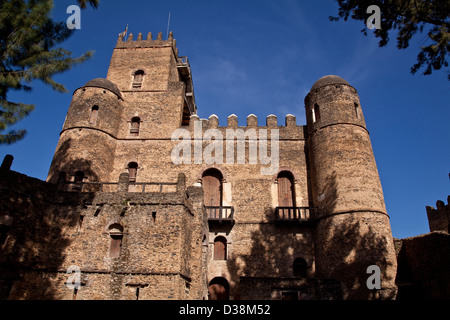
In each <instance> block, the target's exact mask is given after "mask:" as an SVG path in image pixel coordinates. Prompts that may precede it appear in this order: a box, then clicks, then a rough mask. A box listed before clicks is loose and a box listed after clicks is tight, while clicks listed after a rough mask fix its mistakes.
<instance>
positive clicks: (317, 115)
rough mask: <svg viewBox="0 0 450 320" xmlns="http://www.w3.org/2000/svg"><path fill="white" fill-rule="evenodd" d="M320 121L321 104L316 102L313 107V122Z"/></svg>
mask: <svg viewBox="0 0 450 320" xmlns="http://www.w3.org/2000/svg"><path fill="white" fill-rule="evenodd" d="M319 121H320V108H319V105H318V104H317V103H316V104H314V109H313V123H315V122H319Z"/></svg>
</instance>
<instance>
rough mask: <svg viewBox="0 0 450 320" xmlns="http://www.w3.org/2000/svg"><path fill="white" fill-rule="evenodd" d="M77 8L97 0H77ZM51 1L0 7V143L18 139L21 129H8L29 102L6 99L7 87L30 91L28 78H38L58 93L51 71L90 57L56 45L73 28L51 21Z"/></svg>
mask: <svg viewBox="0 0 450 320" xmlns="http://www.w3.org/2000/svg"><path fill="white" fill-rule="evenodd" d="M78 4H79V6H80V7H81V8H85V7H86V5H87V4H90V5H91V6H92V7H94V8H97V6H98V4H99V1H98V0H78ZM52 8H53V0H28V1H27V0H4V1H2V2H1V6H0V56H1V62H0V144H2V143H14V142H16V141H18V140H20V139H22V138H23V137H24V135H25V133H26V131H25V130H18V131H15V130H10V131H9V132H7V133H4V131H5V130H7V129H8V127H9V126H11V125H13V124H15V123H16V122H18V121H19V120H21V119H23V118H24V117H26V116H27V115H28V114H29V113H30V112H31V111H32V110H33V109H34V106H33V105H26V104H22V103H15V102H11V101H8V100H7V94H8V91H9V90H24V91H30V90H31V86H30V85H29V84H30V83H31V81H32V80H35V79H38V80H41V81H43V82H44V83H46V84H48V85H49V86H51V87H52V88H53V89H54V90H56V91H59V92H66V91H67V90H66V88H65V87H64V85H62V84H60V83H57V82H55V81H54V80H53V78H52V77H53V76H54V75H55V74H59V73H62V72H64V71H67V70H69V69H71V68H72V67H73V66H75V65H77V64H79V63H82V62H84V61H86V59H88V58H89V57H91V56H92V52H87V53H85V54H83V55H82V56H80V57H78V58H73V57H72V53H71V52H69V51H67V50H66V49H64V48H62V47H57V46H58V45H59V44H61V43H62V42H64V41H65V40H66V39H68V38H69V37H70V36H71V35H72V33H73V30H70V29H69V28H67V26H66V23H65V22H58V21H53V20H52V19H51V18H50V12H51V10H52Z"/></svg>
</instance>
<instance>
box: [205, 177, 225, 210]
mask: <svg viewBox="0 0 450 320" xmlns="http://www.w3.org/2000/svg"><path fill="white" fill-rule="evenodd" d="M202 185H203V192H204V200H205V206H207V207H219V206H221V205H222V195H221V193H222V192H221V182H220V180H219V178H218V177H216V176H213V175H207V176H204V177H203V180H202Z"/></svg>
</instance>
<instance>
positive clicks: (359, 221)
mask: <svg viewBox="0 0 450 320" xmlns="http://www.w3.org/2000/svg"><path fill="white" fill-rule="evenodd" d="M305 108H306V117H307V132H308V138H307V153H308V159H309V165H310V167H309V169H310V170H309V174H310V177H311V180H310V181H311V195H310V197H311V201H312V203H313V206H315V207H317V208H318V216H317V217H316V221H317V225H316V229H315V234H314V240H315V254H316V276H318V277H324V278H332V279H339V280H341V281H342V282H343V283H344V285H345V288H346V290H347V295H348V298H350V299H351V298H360V299H361V298H363V299H365V298H376V297H373V291H370V290H368V288H367V285H366V280H367V279H368V277H369V276H370V274H372V272H369V273H367V268H368V267H369V266H371V265H376V266H378V267H379V268H380V270H381V291H379V292H378V293H377V294H380V295H381V297H382V298H388V297H389V296H391V295H392V294H394V293H395V284H394V281H395V272H396V256H395V251H394V246H393V239H392V234H391V228H390V223H389V217H388V215H387V213H386V208H385V204H384V197H383V192H382V188H381V183H380V179H379V175H378V171H377V167H376V163H375V158H374V155H373V151H372V146H371V142H370V138H369V132H368V131H367V129H366V124H365V121H364V117H363V113H362V109H361V105H360V102H359V98H358V95H357V92H356V90H355V89H354V88H353V87H352V86H350V85H349V83H348V82H347V81H345V80H344V79H342V78H340V77H337V76H325V77H323V78H321V79H319V80H318V81H317V82H316V83H315V84H314V85H313V86H312V88H311V90H310V92H309V94H308V95H307V96H306V98H305Z"/></svg>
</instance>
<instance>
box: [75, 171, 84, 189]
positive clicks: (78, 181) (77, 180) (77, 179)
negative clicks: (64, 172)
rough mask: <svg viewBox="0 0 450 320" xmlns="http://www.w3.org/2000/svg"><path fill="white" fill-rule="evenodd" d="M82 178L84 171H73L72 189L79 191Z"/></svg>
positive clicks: (81, 185) (81, 186)
mask: <svg viewBox="0 0 450 320" xmlns="http://www.w3.org/2000/svg"><path fill="white" fill-rule="evenodd" d="M83 179H84V172H83V171H77V172H75V178H74V180H73V186H72V190H73V191H81V189H82V188H83Z"/></svg>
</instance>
